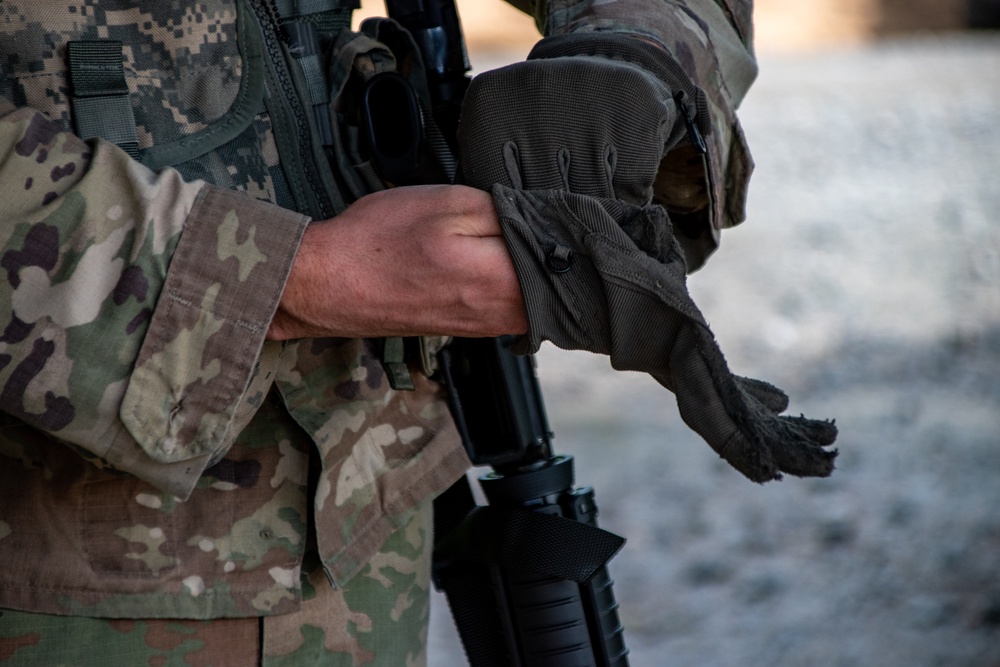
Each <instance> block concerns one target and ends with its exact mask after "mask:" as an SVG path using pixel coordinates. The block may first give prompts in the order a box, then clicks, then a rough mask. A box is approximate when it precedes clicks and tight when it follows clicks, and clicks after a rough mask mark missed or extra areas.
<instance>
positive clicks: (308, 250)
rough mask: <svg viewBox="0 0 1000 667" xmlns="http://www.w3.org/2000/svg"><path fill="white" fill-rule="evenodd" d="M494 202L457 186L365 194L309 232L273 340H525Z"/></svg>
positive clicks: (517, 294)
mask: <svg viewBox="0 0 1000 667" xmlns="http://www.w3.org/2000/svg"><path fill="white" fill-rule="evenodd" d="M526 330H527V323H526V319H525V312H524V300H523V298H522V296H521V288H520V286H519V284H518V282H517V276H516V274H515V273H514V267H513V264H512V263H511V259H510V255H509V253H508V251H507V246H506V244H505V243H504V240H503V237H502V235H501V233H500V226H499V223H498V221H497V214H496V211H495V209H494V207H493V198H492V197H491V196H490V195H489V194H488V193H486V192H482V191H480V190H476V189H473V188H469V187H465V186H461V185H426V186H415V187H405V188H395V189H392V190H386V191H384V192H377V193H375V194H371V195H368V196H366V197H364V198H362V199H360V200H358V201H357V202H355V203H354V204H352V205H351V206H350V207H349V208H348V209H347V210H346V211H344V212H343V213H342V214H340V215H338V216H337V217H336V218H333V219H331V220H327V221H324V222H317V223H313V224H311V225H310V226H309V227H308V228H307V229H306V232H305V236H304V237H303V239H302V245H301V246H300V248H299V252H298V255H297V256H296V258H295V262H294V264H293V265H292V270H291V274H290V275H289V278H288V283H287V285H286V286H285V292H284V294H283V295H282V298H281V302H280V303H279V305H278V312H277V314H276V315H275V317H274V320H273V321H272V322H271V327H270V329H269V330H268V333H267V337H268V338H270V339H274V340H283V339H288V338H307V337H339V336H342V337H349V338H369V337H379V336H416V335H455V336H467V337H477V336H497V335H500V334H517V333H524V332H525V331H526Z"/></svg>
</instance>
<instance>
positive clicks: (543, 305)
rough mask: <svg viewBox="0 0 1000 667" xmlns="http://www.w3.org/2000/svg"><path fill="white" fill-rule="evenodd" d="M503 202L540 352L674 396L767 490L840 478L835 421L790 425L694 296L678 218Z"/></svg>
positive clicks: (647, 210)
mask: <svg viewBox="0 0 1000 667" xmlns="http://www.w3.org/2000/svg"><path fill="white" fill-rule="evenodd" d="M493 199H494V202H495V203H496V207H497V212H498V214H499V215H500V224H501V227H502V229H503V233H504V238H505V239H506V241H507V247H508V248H509V249H510V252H511V255H512V257H513V259H514V267H515V269H516V270H517V275H518V278H519V280H520V282H521V288H522V291H523V293H524V297H525V304H526V308H527V312H528V335H527V336H525V337H523V338H522V339H521V340H519V341H518V343H517V344H516V345H515V348H514V351H515V352H517V353H522V354H524V353H531V352H534V351H536V350H537V349H538V347H539V346H540V345H541V343H542V341H543V340H551V341H552V342H553V343H555V344H556V345H558V346H559V347H562V348H565V349H585V350H590V351H591V352H598V353H601V354H607V355H610V357H611V364H612V366H614V368H616V369H618V370H633V371H644V372H646V373H649V374H650V375H652V376H653V377H654V378H655V379H656V380H657V381H658V382H659V383H660V384H661V385H663V386H664V387H666V388H667V389H669V390H671V391H672V392H674V393H675V394H676V396H677V405H678V408H679V410H680V414H681V417H682V418H683V419H684V422H685V423H686V424H687V425H688V426H690V427H691V428H692V429H693V430H694V431H696V432H697V433H698V434H699V435H701V436H702V437H703V438H704V439H705V441H706V442H708V444H709V445H711V447H712V449H714V450H715V451H716V452H717V453H718V454H719V455H720V456H721V457H722V458H724V459H725V460H726V461H728V462H729V463H730V464H731V465H732V466H733V467H734V468H736V469H737V470H739V471H740V472H741V473H743V474H744V475H746V476H747V477H748V478H750V479H751V480H753V481H755V482H765V481H768V480H771V479H779V478H780V477H781V473H782V472H786V473H789V474H792V475H799V476H820V477H824V476H826V475H829V474H830V472H831V471H832V470H833V459H834V458H835V457H836V455H837V453H836V451H827V450H825V449H823V448H824V447H825V446H827V445H830V444H832V443H833V441H834V440H835V439H836V436H837V428H836V426H835V425H834V424H833V423H830V422H826V421H815V420H810V419H806V418H804V417H782V416H778V413H780V412H781V411H783V410H784V409H785V408H786V407H787V404H788V399H787V397H786V396H785V394H784V393H783V392H781V390H779V389H777V388H776V387H774V386H772V385H770V384H768V383H766V382H761V381H759V380H751V379H747V378H741V377H737V376H734V375H733V374H732V373H730V371H729V368H728V366H727V365H726V361H725V358H724V357H723V356H722V352H721V351H720V350H719V347H718V345H717V344H716V342H715V339H714V337H713V336H712V332H711V331H710V330H709V328H708V325H707V324H706V323H705V320H704V318H703V317H702V315H701V313H700V312H699V310H698V308H697V307H696V306H695V304H694V302H693V301H692V300H691V298H690V296H689V295H688V293H687V288H686V285H685V265H684V260H683V257H682V255H681V251H680V248H679V246H678V244H677V241H676V240H675V239H674V237H673V232H672V229H671V226H670V222H669V220H668V219H667V216H666V212H665V211H664V210H663V208H661V207H659V206H645V207H639V206H634V205H630V204H625V203H623V202H619V201H615V200H606V199H604V200H602V199H597V198H594V197H588V196H585V195H575V194H571V193H567V192H562V191H558V190H543V191H521V190H514V189H512V188H508V187H505V186H503V185H499V184H498V185H495V186H494V187H493Z"/></svg>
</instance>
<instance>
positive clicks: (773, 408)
mask: <svg viewBox="0 0 1000 667" xmlns="http://www.w3.org/2000/svg"><path fill="white" fill-rule="evenodd" d="M734 379H735V380H736V384H738V385H739V387H740V389H742V390H743V391H744V392H746V393H747V394H749V395H750V396H751V397H752V398H753V399H754V400H756V401H757V402H759V403H760V404H761V405H762V406H763V407H764V408H765V409H767V410H768V411H769V412H773V413H774V414H780V413H782V412H784V411H785V410H787V409H788V394H786V393H785V392H783V391H782V390H780V389H778V388H777V387H775V386H774V385H773V384H771V383H770V382H764V381H763V380H756V379H754V378H748V377H742V376H740V375H737V376H735V377H734Z"/></svg>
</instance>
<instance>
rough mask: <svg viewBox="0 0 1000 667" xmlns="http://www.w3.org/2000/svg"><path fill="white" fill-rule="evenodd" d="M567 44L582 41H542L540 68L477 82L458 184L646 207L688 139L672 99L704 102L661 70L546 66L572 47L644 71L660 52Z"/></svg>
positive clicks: (636, 44) (535, 63) (588, 63)
mask: <svg viewBox="0 0 1000 667" xmlns="http://www.w3.org/2000/svg"><path fill="white" fill-rule="evenodd" d="M567 37H578V36H572V35H568V36H566V37H560V38H548V39H545V40H542V41H541V42H540V44H539V46H538V47H536V48H535V49H534V50H533V51H532V56H531V58H535V59H530V58H529V60H527V61H525V62H523V63H517V64H514V65H510V66H508V67H503V68H500V69H496V70H492V71H489V72H484V73H482V74H480V75H479V76H477V77H475V78H474V79H473V80H472V84H471V85H470V87H469V91H468V93H467V94H466V96H465V102H464V103H463V106H462V117H461V122H460V124H459V128H458V140H459V155H460V160H459V180H460V181H461V182H464V183H467V184H469V185H475V186H478V187H483V186H484V185H487V184H488V185H492V184H493V183H502V184H504V185H507V186H509V187H513V188H516V189H519V190H521V189H523V190H546V189H561V190H566V191H569V192H576V193H580V194H587V195H592V196H595V197H608V198H613V199H620V200H622V201H625V202H629V203H632V204H647V203H649V202H650V200H651V199H652V196H653V181H654V179H655V178H656V174H657V172H658V171H659V168H660V160H661V159H662V158H663V156H664V154H665V153H666V151H667V150H668V149H670V148H672V147H673V146H675V145H676V144H678V142H681V141H682V140H684V139H685V138H686V137H687V135H688V132H687V128H688V125H689V123H688V122H687V121H686V120H685V119H684V117H683V116H682V114H681V113H680V112H679V110H678V104H677V102H675V99H674V97H675V96H679V97H680V98H681V99H682V100H683V99H687V98H688V96H689V95H695V96H696V95H697V93H696V92H691V91H693V90H694V89H693V86H692V84H691V83H690V82H689V81H687V80H682V79H681V78H679V77H678V76H674V77H671V78H673V79H674V80H675V83H674V84H673V85H671V84H670V83H669V82H668V81H667V80H665V78H662V77H667V76H668V72H666V71H665V70H663V69H662V68H661V69H659V70H658V71H657V72H656V74H654V71H653V70H654V69H656V68H654V67H652V66H651V67H650V68H649V69H647V68H646V67H643V66H640V65H637V64H635V63H633V62H627V61H624V60H613V59H611V58H610V57H604V56H600V55H575V56H566V57H552V58H550V57H538V56H539V54H541V55H542V56H545V55H546V54H550V53H552V54H558V53H563V52H565V51H566V48H565V47H566V45H567V43H568V44H569V45H570V46H572V47H573V48H572V49H570V52H575V51H596V52H599V53H609V52H612V51H616V52H618V53H625V52H626V51H627V52H628V54H629V55H630V56H631V57H633V59H634V60H635V61H637V62H641V63H644V64H651V63H654V62H655V60H654V59H655V57H656V53H657V52H658V47H655V46H653V45H652V44H647V43H645V42H642V41H639V40H636V39H632V38H628V37H624V36H620V35H619V36H611V35H603V34H601V35H595V36H591V37H589V38H587V36H584V39H579V38H577V39H570V40H568V42H567V39H566V38H567ZM550 41H552V42H553V45H554V48H550V47H549V46H548V45H547V43H548V42H550ZM559 45H562V48H559ZM658 75H659V76H658ZM684 108H685V109H687V108H688V105H687V104H686V103H685V104H684ZM517 178H520V180H519V181H516V180H514V179H517Z"/></svg>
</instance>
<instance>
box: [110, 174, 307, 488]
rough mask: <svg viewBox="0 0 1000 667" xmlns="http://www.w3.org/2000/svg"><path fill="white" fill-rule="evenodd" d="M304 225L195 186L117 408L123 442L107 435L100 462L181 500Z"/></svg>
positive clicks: (257, 343) (209, 446)
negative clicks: (121, 464)
mask: <svg viewBox="0 0 1000 667" xmlns="http://www.w3.org/2000/svg"><path fill="white" fill-rule="evenodd" d="M308 221H309V219H308V218H306V217H305V216H302V215H299V214H297V213H293V212H291V211H288V210H285V209H282V208H279V207H277V206H274V205H273V204H269V203H266V202H261V201H257V200H254V199H252V198H250V197H248V196H246V195H242V194H240V193H236V192H231V191H228V190H224V189H220V188H216V187H213V186H205V187H204V188H203V190H202V192H201V193H200V194H199V196H198V200H197V201H196V203H195V206H194V208H193V210H192V212H191V214H190V216H189V217H188V220H187V222H186V223H185V226H184V230H183V232H182V234H181V238H180V241H179V242H178V245H177V249H176V252H175V253H174V256H173V258H172V259H171V263H170V268H169V270H168V271H167V276H166V281H165V283H164V286H163V290H162V292H161V294H160V297H159V300H158V301H157V305H156V309H155V312H154V314H153V317H152V321H151V323H150V327H149V330H148V331H147V333H146V337H145V339H144V341H143V345H142V349H141V351H140V353H139V357H138V360H137V362H136V365H135V369H134V371H133V373H132V376H131V378H130V379H129V385H128V389H127V390H126V393H125V397H124V401H123V403H122V406H121V413H120V415H121V419H122V422H123V424H124V426H125V429H126V430H127V431H128V434H129V435H131V438H128V437H120V438H116V441H119V440H120V443H118V442H116V443H114V444H113V445H112V449H113V450H114V449H118V451H117V452H114V451H113V452H109V454H110V456H109V457H108V458H109V462H111V463H112V464H114V463H115V459H121V460H128V461H129V463H130V465H129V466H128V469H129V472H131V473H132V474H135V475H137V476H138V477H140V478H143V479H145V480H146V481H148V482H150V483H152V484H153V485H154V486H157V487H159V488H162V489H164V490H169V491H170V492H172V493H174V494H175V495H178V496H180V497H186V496H187V495H188V494H189V493H190V491H191V489H193V488H194V485H195V484H196V483H197V480H198V478H199V477H200V476H201V473H202V472H203V471H204V469H205V468H206V467H207V466H208V465H210V464H212V463H214V462H215V461H216V460H217V459H218V458H219V457H220V456H221V455H222V454H223V453H224V452H225V450H226V449H228V447H229V446H230V445H231V444H232V440H233V439H234V438H235V437H236V435H237V433H236V431H238V430H239V427H237V426H235V425H234V422H235V421H237V420H236V417H237V414H239V413H241V412H243V413H245V412H246V411H245V410H244V411H241V404H242V403H243V402H244V400H245V399H246V394H247V393H248V387H249V386H250V384H251V380H252V379H253V378H254V376H255V373H257V372H259V370H260V369H259V367H258V360H259V358H260V355H261V349H262V347H263V345H264V337H265V334H266V333H267V329H268V326H269V324H270V322H271V318H272V317H273V316H274V313H275V310H276V309H277V306H278V301H279V299H280V297H281V294H282V291H283V289H284V285H285V281H286V279H287V278H288V273H289V271H290V269H291V265H292V261H293V260H294V258H295V254H296V252H297V250H298V245H299V242H300V240H301V238H302V232H303V230H304V229H305V227H306V224H307V223H308ZM238 421H244V420H243V419H240V420H238ZM119 435H120V436H125V434H124V433H122V434H119ZM133 438H134V442H133V443H131V446H128V444H127V441H129V440H132V439H133ZM135 443H138V446H139V448H141V450H142V451H141V452H140V451H139V450H136V449H135ZM115 445H119V446H120V447H121V448H122V449H119V448H118V447H116V446H115ZM126 450H130V451H126Z"/></svg>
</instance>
